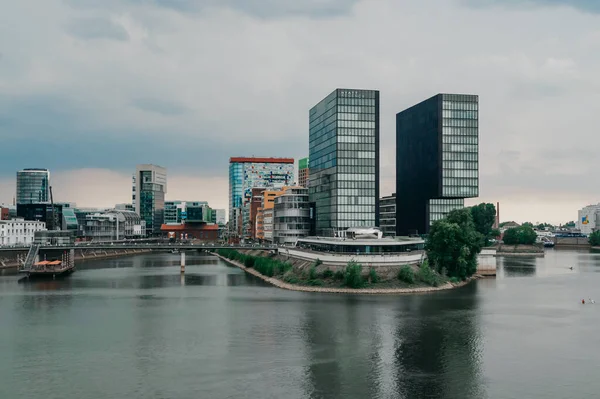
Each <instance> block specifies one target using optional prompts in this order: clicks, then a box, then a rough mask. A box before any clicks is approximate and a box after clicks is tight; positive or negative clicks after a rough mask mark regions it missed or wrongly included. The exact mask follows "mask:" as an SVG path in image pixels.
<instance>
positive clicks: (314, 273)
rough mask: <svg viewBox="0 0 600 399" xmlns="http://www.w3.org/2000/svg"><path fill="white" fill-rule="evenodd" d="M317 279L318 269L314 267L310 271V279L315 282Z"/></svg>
mask: <svg viewBox="0 0 600 399" xmlns="http://www.w3.org/2000/svg"><path fill="white" fill-rule="evenodd" d="M316 278H317V268H316V267H315V266H313V267H311V268H310V270H309V271H308V279H309V280H315V279H316Z"/></svg>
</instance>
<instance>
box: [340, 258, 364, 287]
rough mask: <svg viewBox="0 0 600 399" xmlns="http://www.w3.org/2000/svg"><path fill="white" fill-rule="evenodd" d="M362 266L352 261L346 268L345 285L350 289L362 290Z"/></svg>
mask: <svg viewBox="0 0 600 399" xmlns="http://www.w3.org/2000/svg"><path fill="white" fill-rule="evenodd" d="M361 273H362V265H361V264H360V263H357V262H354V261H350V262H348V265H347V266H346V272H345V273H344V285H345V286H346V287H350V288H362V287H363V286H364V281H363V278H362V276H361Z"/></svg>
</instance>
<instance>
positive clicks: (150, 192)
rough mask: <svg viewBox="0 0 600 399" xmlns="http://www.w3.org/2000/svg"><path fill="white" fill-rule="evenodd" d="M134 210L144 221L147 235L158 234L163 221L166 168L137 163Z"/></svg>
mask: <svg viewBox="0 0 600 399" xmlns="http://www.w3.org/2000/svg"><path fill="white" fill-rule="evenodd" d="M134 179H135V193H134V195H135V212H136V213H137V214H138V215H140V218H142V220H144V221H145V222H146V232H147V234H148V235H160V234H161V226H162V223H163V221H164V211H165V193H166V192H167V169H165V168H163V167H161V166H157V165H149V164H144V165H137V167H136V173H135V176H134Z"/></svg>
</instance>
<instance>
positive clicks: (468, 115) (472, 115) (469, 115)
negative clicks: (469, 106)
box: [442, 110, 479, 119]
mask: <svg viewBox="0 0 600 399" xmlns="http://www.w3.org/2000/svg"><path fill="white" fill-rule="evenodd" d="M442 117H443V118H453V119H477V118H478V117H479V114H478V112H477V111H462V110H461V111H450V110H443V111H442Z"/></svg>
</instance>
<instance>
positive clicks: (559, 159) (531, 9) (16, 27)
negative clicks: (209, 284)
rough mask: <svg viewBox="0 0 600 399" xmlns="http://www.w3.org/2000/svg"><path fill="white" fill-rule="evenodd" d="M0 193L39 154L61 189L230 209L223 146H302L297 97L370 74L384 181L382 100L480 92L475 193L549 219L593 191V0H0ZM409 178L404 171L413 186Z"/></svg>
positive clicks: (599, 10) (504, 208) (303, 127)
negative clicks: (140, 181)
mask: <svg viewBox="0 0 600 399" xmlns="http://www.w3.org/2000/svg"><path fill="white" fill-rule="evenodd" d="M0 8H1V9H2V12H1V13H0V150H1V151H0V154H1V156H0V202H4V203H10V202H11V201H12V198H13V196H14V191H15V172H16V171H17V170H19V169H22V168H26V167H44V168H49V169H50V170H51V173H52V178H53V186H54V191H55V196H56V199H57V200H62V201H71V202H76V203H77V204H78V205H79V206H112V205H114V204H115V203H119V202H128V201H130V198H131V174H132V172H133V171H134V170H135V165H136V164H137V163H155V164H159V165H161V166H164V167H166V168H167V169H168V193H167V198H168V199H184V200H185V199H188V200H207V201H209V202H210V204H211V206H213V207H214V208H227V199H228V194H227V188H228V183H227V174H228V169H227V166H228V159H229V157H230V156H240V155H247V156H250V155H257V156H258V155H263V156H290V157H294V158H296V159H297V158H300V157H303V156H307V155H308V110H309V109H310V107H311V106H312V105H314V104H315V103H317V102H318V101H319V100H321V99H322V98H323V97H324V96H325V95H327V94H328V93H330V92H331V91H332V90H333V89H335V88H336V87H348V88H368V89H378V90H380V91H381V135H382V137H381V154H382V157H381V158H382V159H381V167H382V169H381V170H382V172H381V179H382V192H381V194H382V195H386V194H390V193H392V192H393V191H395V159H394V156H395V148H394V146H395V114H396V113H397V112H399V111H401V110H403V109H405V108H407V107H408V106H410V105H412V104H415V103H417V102H419V101H421V100H423V99H425V98H428V97H430V96H432V95H434V94H436V93H439V92H458V93H472V94H478V95H479V96H480V98H479V101H480V110H481V112H480V159H481V162H480V194H481V197H480V198H479V199H478V200H477V201H472V202H481V201H486V202H497V201H499V202H500V203H501V219H502V220H511V219H514V220H517V221H524V220H531V221H551V222H561V221H567V220H574V219H576V217H577V210H578V209H579V208H581V207H582V206H584V205H587V204H590V203H597V202H598V201H600V187H599V186H598V185H597V181H596V178H597V174H596V173H594V172H595V171H597V170H600V157H597V156H596V153H597V151H598V148H600V134H598V133H600V131H599V128H598V122H597V120H598V113H599V111H600V73H599V71H600V2H599V1H597V0H529V1H527V0H502V1H501V0H419V1H403V0H364V1H359V0H302V1H298V0H204V1H202V0H44V1H39V0H19V1H11V0H0ZM409 189H410V188H406V190H409Z"/></svg>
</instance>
